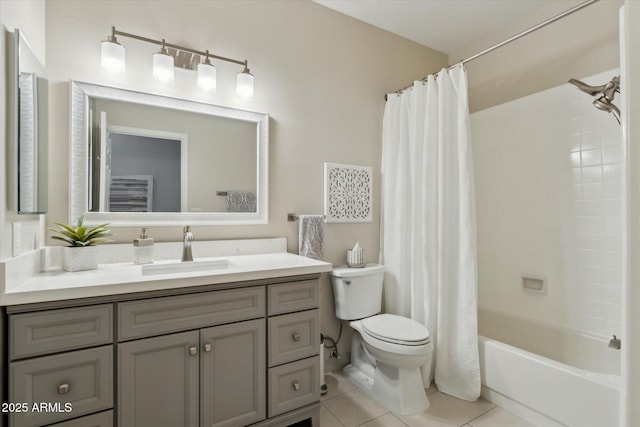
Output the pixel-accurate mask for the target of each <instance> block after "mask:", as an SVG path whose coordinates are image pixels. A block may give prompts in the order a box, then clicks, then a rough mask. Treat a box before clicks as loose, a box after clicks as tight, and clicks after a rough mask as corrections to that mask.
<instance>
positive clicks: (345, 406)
mask: <svg viewBox="0 0 640 427" xmlns="http://www.w3.org/2000/svg"><path fill="white" fill-rule="evenodd" d="M322 404H323V405H324V407H325V408H327V409H328V410H329V412H331V413H332V414H333V415H334V416H335V417H336V418H337V419H338V421H340V422H341V423H342V424H344V425H345V426H346V427H354V426H358V425H360V424H363V423H365V422H367V421H370V420H373V419H374V418H378V417H379V416H381V415H383V414H386V413H387V412H389V411H388V410H387V408H385V407H384V406H382V405H381V404H379V403H378V402H376V401H375V400H374V399H372V398H371V397H369V396H367V394H366V393H365V392H364V391H362V390H359V389H358V390H353V391H350V392H347V393H343V394H341V395H339V396H336V397H333V398H331V399H326V400H323V401H322ZM478 415H480V414H478ZM476 416H477V415H476Z"/></svg>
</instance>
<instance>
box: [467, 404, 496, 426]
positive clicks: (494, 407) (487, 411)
mask: <svg viewBox="0 0 640 427" xmlns="http://www.w3.org/2000/svg"><path fill="white" fill-rule="evenodd" d="M490 403H491V404H492V405H494V406H493V408H490V409H487V410H486V411H484V412H483V413H481V414H480V415H478V416H477V417H474V418H471V419H470V420H469V421H467V422H466V423H465V424H470V423H471V422H472V421H473V420H477V419H478V418H480V417H481V416H483V415H485V414H488V413H489V412H491V411H493V410H494V409H496V408H498V405H496V404H495V403H493V402H490ZM463 426H464V424H463ZM471 427H473V425H471Z"/></svg>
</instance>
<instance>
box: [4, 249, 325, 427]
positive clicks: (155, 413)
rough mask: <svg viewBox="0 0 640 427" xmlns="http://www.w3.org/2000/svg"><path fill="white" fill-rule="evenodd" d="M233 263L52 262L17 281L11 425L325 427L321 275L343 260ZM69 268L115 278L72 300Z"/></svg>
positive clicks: (282, 255) (284, 256)
mask: <svg viewBox="0 0 640 427" xmlns="http://www.w3.org/2000/svg"><path fill="white" fill-rule="evenodd" d="M272 240H278V239H272ZM112 246H116V245H112ZM225 260H226V261H227V264H226V268H224V269H218V270H212V271H207V270H204V271H199V272H192V273H188V272H186V273H185V272H180V273H171V272H170V273H168V274H167V273H161V274H147V275H143V274H142V271H141V268H140V266H135V265H129V264H128V263H119V264H118V263H115V264H114V265H106V266H102V265H101V268H99V269H98V270H96V271H94V272H80V273H63V272H60V271H52V272H45V273H40V274H39V275H37V276H35V277H33V278H31V279H30V280H29V281H27V282H25V283H23V284H22V285H21V286H18V287H17V288H16V289H14V291H15V290H18V291H17V292H6V291H7V289H6V288H5V289H4V291H5V292H4V293H3V294H2V296H3V297H4V301H7V300H8V301H12V303H11V304H8V305H7V304H3V305H5V307H3V313H2V322H3V323H4V324H5V326H4V328H3V330H4V331H5V333H6V339H5V340H4V342H5V343H7V348H5V349H3V351H2V355H3V358H4V360H3V375H6V378H7V383H8V387H7V389H8V390H7V394H8V395H7V396H5V397H4V399H3V401H4V402H6V403H7V405H9V404H13V406H12V407H11V408H9V407H7V408H5V409H7V410H6V411H5V412H7V413H8V416H7V418H6V419H5V421H7V422H8V424H7V425H8V426H11V427H18V426H44V425H47V426H49V425H54V426H116V425H117V426H122V427H124V426H132V427H133V426H135V427H144V426H154V427H156V426H172V427H173V426H246V425H255V426H261V427H262V426H289V425H310V426H317V425H319V418H318V411H319V399H320V373H319V366H320V360H319V355H318V353H319V351H318V350H319V344H320V341H319V339H320V329H319V311H318V307H319V280H318V279H319V276H320V273H321V272H324V271H329V270H330V268H331V265H330V264H328V263H325V262H321V261H316V260H311V259H308V258H303V257H299V256H297V255H292V254H288V253H286V252H284V251H282V252H274V253H267V254H253V255H234V256H226V257H225ZM111 268H114V269H115V270H117V271H118V273H119V274H120V275H119V276H118V275H117V274H116V272H115V271H113V272H112V274H111V275H110V274H109V272H110V271H111ZM101 269H102V270H103V271H102V272H101ZM5 270H6V269H5ZM127 270H128V275H129V282H126V281H124V280H125V279H124V277H125V276H127ZM163 271H164V270H163ZM169 271H170V270H169ZM5 275H6V271H5ZM105 275H106V276H109V275H110V276H111V282H109V281H108V279H107V278H105V277H104V276H105ZM63 276H66V277H67V278H68V279H69V280H71V279H73V281H78V280H81V281H86V283H87V284H88V283H96V281H97V282H99V283H102V284H101V285H98V286H95V285H87V286H84V287H83V286H82V285H79V286H78V285H76V288H75V289H74V291H75V294H76V295H80V296H81V297H76V298H70V295H71V294H72V292H69V290H68V287H67V288H66V289H65V288H57V287H56V281H57V280H61V277H63ZM98 276H100V277H98ZM82 277H84V279H82ZM78 278H80V279H78ZM38 282H40V285H41V289H40V290H36V289H33V288H35V287H36V286H37V283H38ZM47 283H48V285H47ZM83 283H84V282H83ZM5 284H6V283H5ZM9 290H10V291H11V289H9ZM83 294H84V295H83ZM85 295H86V296H85ZM27 301H33V302H27ZM36 301H37V302H36ZM34 404H36V408H35V410H34V407H33V405H34ZM9 409H11V410H10V411H9ZM38 409H42V410H41V411H39V410H38ZM297 423H301V424H297Z"/></svg>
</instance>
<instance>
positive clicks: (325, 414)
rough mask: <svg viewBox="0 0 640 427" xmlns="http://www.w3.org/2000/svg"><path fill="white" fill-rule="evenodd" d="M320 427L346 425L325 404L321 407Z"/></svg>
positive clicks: (340, 426) (341, 426)
mask: <svg viewBox="0 0 640 427" xmlns="http://www.w3.org/2000/svg"><path fill="white" fill-rule="evenodd" d="M320 427H344V426H343V425H342V423H341V422H340V421H338V419H337V418H336V417H334V416H333V414H332V413H331V412H329V411H328V410H327V408H325V407H324V406H321V407H320Z"/></svg>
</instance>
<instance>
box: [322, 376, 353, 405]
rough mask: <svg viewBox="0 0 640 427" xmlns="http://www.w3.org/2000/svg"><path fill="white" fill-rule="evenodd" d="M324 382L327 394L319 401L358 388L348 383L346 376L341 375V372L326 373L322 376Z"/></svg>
mask: <svg viewBox="0 0 640 427" xmlns="http://www.w3.org/2000/svg"><path fill="white" fill-rule="evenodd" d="M324 382H325V383H326V384H327V394H325V395H324V396H322V398H321V400H327V399H331V398H332V397H336V396H339V395H341V394H343V393H347V392H350V391H353V390H355V389H356V388H358V387H356V386H355V385H354V384H353V383H352V382H351V381H349V379H348V378H347V376H346V375H345V374H344V373H342V370H339V371H333V372H327V373H326V374H325V375H324Z"/></svg>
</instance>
